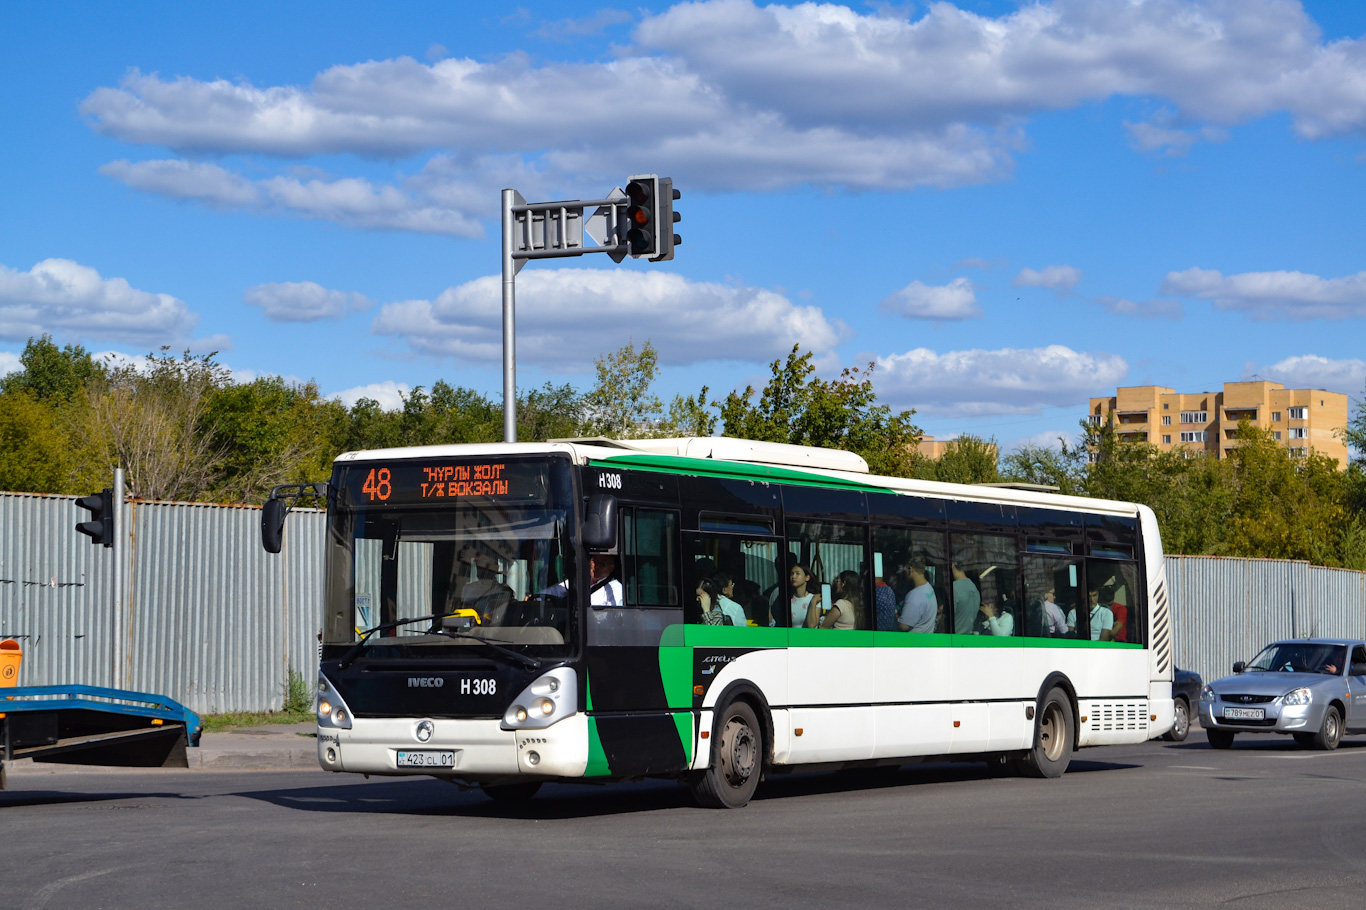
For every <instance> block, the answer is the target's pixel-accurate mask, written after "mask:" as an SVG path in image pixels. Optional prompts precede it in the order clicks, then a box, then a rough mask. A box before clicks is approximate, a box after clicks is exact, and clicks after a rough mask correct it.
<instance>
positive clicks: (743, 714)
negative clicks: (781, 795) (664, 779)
mask: <svg viewBox="0 0 1366 910" xmlns="http://www.w3.org/2000/svg"><path fill="white" fill-rule="evenodd" d="M718 717H719V718H720V720H719V722H718V723H717V725H716V731H715V732H714V734H713V735H714V737H715V738H714V739H713V740H712V742H713V743H714V745H713V746H712V756H711V766H710V767H709V768H707V770H705V771H698V772H695V774H694V776H693V778H692V781H691V785H692V793H693V798H694V799H696V800H697V802H698V803H699V804H701V805H703V806H707V807H709V808H713V809H740V808H743V807H744V806H745V804H746V803H748V802H749V800H750V797H752V796H753V795H754V789H755V788H756V787H757V786H759V777H760V775H762V774H763V765H764V728H763V725H761V724H760V723H759V718H758V716H757V715H756V714H755V713H754V709H753V708H752V707H750V705H749V703H748V702H743V701H734V702H731V703H730V704H729V705H728V706H727V707H726V709H725V710H724V711H722V712H721V713H720V714H719V715H718Z"/></svg>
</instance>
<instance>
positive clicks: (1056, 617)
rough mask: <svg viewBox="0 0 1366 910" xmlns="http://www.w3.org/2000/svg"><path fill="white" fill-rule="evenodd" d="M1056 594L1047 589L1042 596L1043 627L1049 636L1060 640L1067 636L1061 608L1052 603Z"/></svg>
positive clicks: (1065, 621) (1065, 618)
mask: <svg viewBox="0 0 1366 910" xmlns="http://www.w3.org/2000/svg"><path fill="white" fill-rule="evenodd" d="M1056 594H1057V592H1056V591H1055V590H1054V589H1053V588H1049V589H1048V592H1047V593H1045V594H1044V596H1043V618H1044V627H1045V629H1046V630H1047V632H1048V634H1049V635H1052V636H1054V637H1058V638H1061V637H1062V636H1064V635H1066V634H1067V617H1065V616H1063V614H1062V607H1060V606H1058V605H1057V604H1056V603H1054V601H1053V598H1054V596H1056Z"/></svg>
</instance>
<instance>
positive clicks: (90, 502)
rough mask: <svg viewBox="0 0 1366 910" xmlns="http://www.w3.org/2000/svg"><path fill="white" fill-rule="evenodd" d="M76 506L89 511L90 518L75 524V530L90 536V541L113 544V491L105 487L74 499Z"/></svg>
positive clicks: (108, 545) (107, 544)
mask: <svg viewBox="0 0 1366 910" xmlns="http://www.w3.org/2000/svg"><path fill="white" fill-rule="evenodd" d="M76 506H77V508H81V509H86V510H88V511H89V512H90V520H89V521H82V522H80V523H78V524H77V525H76V530H77V531H80V532H81V533H82V534H85V535H86V536H87V537H89V538H90V542H91V543H102V544H104V545H105V546H106V547H112V546H113V545H114V491H113V490H112V489H111V488H109V487H105V488H104V489H103V490H101V491H100V492H98V493H92V494H91V495H89V496H82V497H81V498H80V499H78V500H76Z"/></svg>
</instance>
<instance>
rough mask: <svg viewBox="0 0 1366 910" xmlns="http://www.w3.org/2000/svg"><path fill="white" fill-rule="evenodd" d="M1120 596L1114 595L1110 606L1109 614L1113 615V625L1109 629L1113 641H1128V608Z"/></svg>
mask: <svg viewBox="0 0 1366 910" xmlns="http://www.w3.org/2000/svg"><path fill="white" fill-rule="evenodd" d="M1123 596H1124V595H1122V594H1117V595H1115V599H1114V601H1113V602H1111V604H1110V612H1111V613H1113V614H1114V615H1115V624H1114V626H1113V627H1111V631H1112V632H1113V633H1114V636H1115V641H1128V640H1129V608H1128V606H1126V605H1125V603H1124V600H1123Z"/></svg>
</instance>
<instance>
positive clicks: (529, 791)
mask: <svg viewBox="0 0 1366 910" xmlns="http://www.w3.org/2000/svg"><path fill="white" fill-rule="evenodd" d="M479 789H480V790H483V791H484V795H485V796H487V797H488V798H489V799H491V800H493V801H495V802H500V803H524V802H526V801H527V800H529V799H531V798H532V797H533V796H535V795H536V793H537V791H539V790H540V789H541V782H540V781H538V780H531V781H527V782H526V783H522V784H484V785H483V786H482V787H480V788H479Z"/></svg>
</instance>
